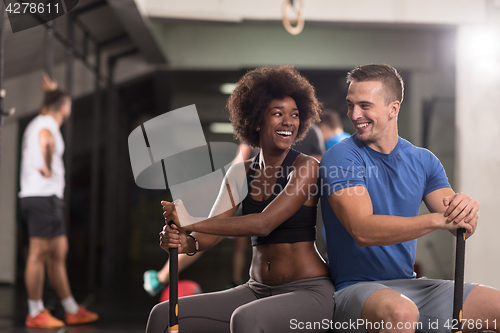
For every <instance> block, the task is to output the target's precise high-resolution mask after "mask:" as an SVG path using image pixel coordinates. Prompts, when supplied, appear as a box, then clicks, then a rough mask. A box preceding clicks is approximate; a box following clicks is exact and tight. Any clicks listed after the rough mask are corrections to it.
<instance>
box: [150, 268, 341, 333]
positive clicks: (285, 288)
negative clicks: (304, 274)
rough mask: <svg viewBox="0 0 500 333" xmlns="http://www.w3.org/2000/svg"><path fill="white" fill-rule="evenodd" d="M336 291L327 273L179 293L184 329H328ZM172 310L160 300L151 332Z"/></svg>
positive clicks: (159, 332)
mask: <svg viewBox="0 0 500 333" xmlns="http://www.w3.org/2000/svg"><path fill="white" fill-rule="evenodd" d="M334 292H335V289H334V287H333V284H332V282H331V281H330V278H328V277H317V278H311V279H303V280H299V281H294V282H291V283H286V284H283V285H280V286H268V285H265V284H262V283H258V282H257V281H255V280H253V279H250V280H249V281H248V282H247V283H246V284H244V285H240V286H238V287H235V288H232V289H229V290H224V291H219V292H214V293H207V294H199V295H194V296H188V297H182V298H180V299H179V331H180V332H181V333H190V332H193V333H194V332H196V333H221V332H232V333H246V332H267V333H276V332H280V333H281V332H301V331H304V332H305V331H307V332H326V331H327V330H328V328H329V326H328V325H329V324H328V325H326V323H330V321H331V320H332V319H333V310H334V300H333V293H334ZM168 313H169V312H168V301H166V302H163V303H159V304H157V305H156V306H155V307H154V308H153V309H152V310H151V313H150V315H149V320H148V324H147V327H146V332H147V333H163V332H167V331H168ZM301 328H304V329H303V330H302V329H301ZM311 328H312V329H311ZM315 328H316V329H315Z"/></svg>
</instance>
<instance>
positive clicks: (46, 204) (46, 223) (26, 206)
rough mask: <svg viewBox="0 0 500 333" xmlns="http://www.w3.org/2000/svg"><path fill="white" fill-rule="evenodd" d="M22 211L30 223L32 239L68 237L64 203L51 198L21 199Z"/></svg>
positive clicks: (29, 230) (53, 197)
mask: <svg viewBox="0 0 500 333" xmlns="http://www.w3.org/2000/svg"><path fill="white" fill-rule="evenodd" d="M20 203H21V210H22V212H23V215H24V217H25V218H26V220H27V222H28V234H29V236H30V237H55V236H61V235H66V227H65V225H64V201H63V200H62V199H59V198H58V197H57V196H55V195H53V196H51V197H26V198H21V200H20Z"/></svg>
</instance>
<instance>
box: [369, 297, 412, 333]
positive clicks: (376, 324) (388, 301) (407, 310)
mask: <svg viewBox="0 0 500 333" xmlns="http://www.w3.org/2000/svg"><path fill="white" fill-rule="evenodd" d="M361 317H362V318H363V320H364V321H365V322H366V324H365V328H366V330H367V331H368V332H369V333H374V332H389V331H390V332H414V331H415V329H414V328H413V325H412V327H409V326H410V325H405V324H406V323H416V322H418V319H419V312H418V308H417V306H416V305H415V303H413V302H412V301H411V300H410V299H409V298H408V297H406V296H404V295H402V294H400V293H398V292H396V291H394V290H392V289H387V288H386V289H380V290H377V291H375V292H374V293H373V294H371V295H370V296H369V297H368V298H367V299H366V301H365V303H364V304H363V308H362V310H361ZM382 322H383V323H384V325H382ZM389 323H390V324H389ZM405 326H406V327H405ZM377 328H378V329H377ZM389 328H391V329H389ZM408 328H409V329H408Z"/></svg>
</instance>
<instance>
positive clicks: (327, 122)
mask: <svg viewBox="0 0 500 333" xmlns="http://www.w3.org/2000/svg"><path fill="white" fill-rule="evenodd" d="M319 128H320V129H321V132H322V133H323V137H324V138H325V148H326V150H328V149H330V148H331V147H332V146H333V145H334V144H336V143H339V142H340V141H342V140H344V139H345V138H348V137H350V136H351V135H350V134H349V133H346V132H344V126H343V125H342V119H341V118H340V115H339V114H338V112H337V111H335V110H332V109H325V110H324V113H323V116H322V117H321V121H320V123H319Z"/></svg>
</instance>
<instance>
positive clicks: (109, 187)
mask: <svg viewBox="0 0 500 333" xmlns="http://www.w3.org/2000/svg"><path fill="white" fill-rule="evenodd" d="M116 61H117V59H116V58H114V57H111V58H109V59H108V97H107V112H108V115H107V121H106V133H107V137H106V173H105V175H106V179H105V197H104V203H105V206H104V221H103V239H104V240H105V243H104V244H103V259H102V274H103V275H102V283H103V286H104V287H109V286H111V285H112V283H113V277H114V272H115V259H116V258H115V257H116V246H115V241H116V237H115V230H114V228H115V223H116V216H117V215H116V210H117V206H116V186H117V179H116V171H117V170H116V160H117V157H118V156H117V155H118V154H117V145H116V141H117V140H116V139H117V135H118V108H117V106H116V96H115V94H116V92H115V85H114V82H113V80H114V74H115V68H116Z"/></svg>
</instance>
